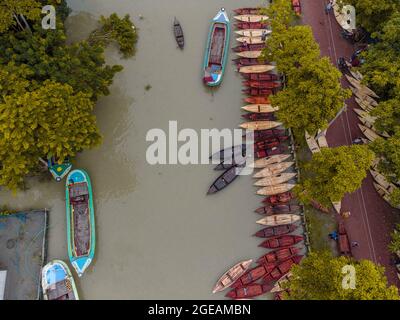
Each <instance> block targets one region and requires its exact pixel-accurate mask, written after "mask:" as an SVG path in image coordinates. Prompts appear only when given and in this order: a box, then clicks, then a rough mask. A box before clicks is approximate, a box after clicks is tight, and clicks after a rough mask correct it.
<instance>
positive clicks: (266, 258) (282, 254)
mask: <svg viewBox="0 0 400 320" xmlns="http://www.w3.org/2000/svg"><path fill="white" fill-rule="evenodd" d="M300 251H301V249H300V248H298V247H288V248H282V249H277V250H274V251H270V252H268V253H267V254H265V255H263V256H261V257H260V258H258V260H257V263H259V264H265V263H273V262H281V261H285V260H286V259H288V258H290V257H292V256H295V255H297V254H299V253H300Z"/></svg>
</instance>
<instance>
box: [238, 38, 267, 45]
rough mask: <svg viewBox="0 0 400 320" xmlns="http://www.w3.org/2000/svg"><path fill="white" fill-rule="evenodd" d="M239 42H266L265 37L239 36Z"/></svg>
mask: <svg viewBox="0 0 400 320" xmlns="http://www.w3.org/2000/svg"><path fill="white" fill-rule="evenodd" d="M236 41H237V42H240V43H247V44H262V43H265V39H263V38H262V37H238V38H236Z"/></svg>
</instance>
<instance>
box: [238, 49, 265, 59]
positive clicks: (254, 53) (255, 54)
mask: <svg viewBox="0 0 400 320" xmlns="http://www.w3.org/2000/svg"><path fill="white" fill-rule="evenodd" d="M261 53H262V51H261V50H254V51H241V52H237V53H236V54H237V55H238V56H239V57H241V58H248V59H256V58H259V57H260V56H261Z"/></svg>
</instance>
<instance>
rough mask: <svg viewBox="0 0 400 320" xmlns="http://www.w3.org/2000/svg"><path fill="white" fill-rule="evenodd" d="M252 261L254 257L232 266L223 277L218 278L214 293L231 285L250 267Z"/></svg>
mask: <svg viewBox="0 0 400 320" xmlns="http://www.w3.org/2000/svg"><path fill="white" fill-rule="evenodd" d="M252 262H253V260H252V259H250V260H245V261H241V262H239V263H237V264H236V265H234V266H233V267H232V268H230V269H229V270H228V271H227V272H225V273H224V274H223V275H222V276H221V278H219V279H218V281H217V283H216V284H215V286H214V289H213V293H216V292H220V291H223V290H225V289H226V288H228V287H229V286H231V285H232V284H233V283H234V282H235V281H236V280H237V279H238V278H240V277H241V276H242V275H243V274H244V273H245V272H246V271H247V270H248V269H249V267H250V265H251V263H252Z"/></svg>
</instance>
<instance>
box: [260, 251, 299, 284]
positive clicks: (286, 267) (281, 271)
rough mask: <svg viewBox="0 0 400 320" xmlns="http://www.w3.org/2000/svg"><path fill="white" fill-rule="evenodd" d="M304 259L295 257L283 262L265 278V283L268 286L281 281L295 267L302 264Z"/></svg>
mask: <svg viewBox="0 0 400 320" xmlns="http://www.w3.org/2000/svg"><path fill="white" fill-rule="evenodd" d="M302 258H303V256H294V257H293V258H290V259H288V260H285V261H283V262H282V263H280V264H279V265H278V266H277V267H275V268H274V269H273V270H272V271H271V272H270V273H268V274H267V275H266V276H265V277H264V278H263V281H264V283H265V284H268V283H270V282H271V281H273V280H278V279H280V278H281V277H282V276H284V275H285V274H286V273H288V272H289V271H290V269H291V268H292V266H293V265H295V264H298V263H300V261H301V259H302Z"/></svg>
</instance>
